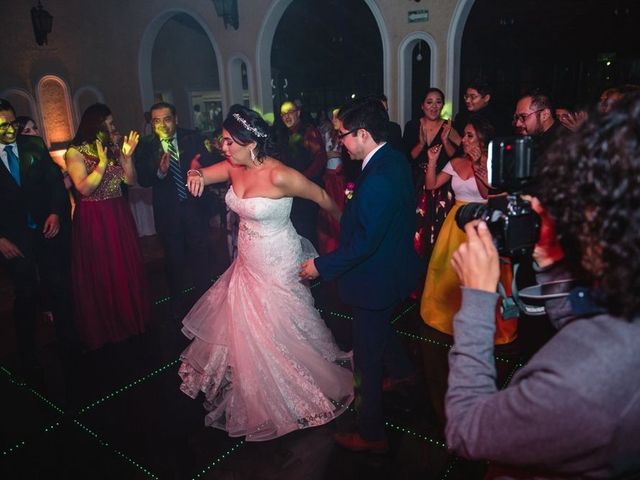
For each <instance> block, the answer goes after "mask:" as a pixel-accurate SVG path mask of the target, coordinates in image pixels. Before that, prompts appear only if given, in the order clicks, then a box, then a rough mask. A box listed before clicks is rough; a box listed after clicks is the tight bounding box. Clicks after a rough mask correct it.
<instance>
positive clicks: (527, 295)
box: [498, 263, 576, 318]
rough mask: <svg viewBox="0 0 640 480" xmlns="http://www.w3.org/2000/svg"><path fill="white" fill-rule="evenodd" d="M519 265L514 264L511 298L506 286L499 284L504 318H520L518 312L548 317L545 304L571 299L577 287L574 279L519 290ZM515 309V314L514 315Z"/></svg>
mask: <svg viewBox="0 0 640 480" xmlns="http://www.w3.org/2000/svg"><path fill="white" fill-rule="evenodd" d="M519 266H520V265H519V264H518V263H514V264H513V278H512V279H511V296H508V295H507V294H506V291H505V289H504V286H503V285H502V284H501V283H499V284H498V293H499V294H500V296H501V297H502V315H503V317H504V318H512V317H514V316H518V312H522V313H525V314H526V315H529V316H532V317H540V316H543V315H546V310H545V308H544V304H545V302H546V301H547V300H555V299H559V298H563V297H569V296H570V294H571V291H572V290H573V289H574V288H575V286H576V281H575V280H573V279H565V280H557V281H553V282H547V283H543V284H538V285H532V286H530V287H526V288H523V289H522V290H518V287H517V284H516V278H517V276H518V268H519ZM514 309H515V314H514Z"/></svg>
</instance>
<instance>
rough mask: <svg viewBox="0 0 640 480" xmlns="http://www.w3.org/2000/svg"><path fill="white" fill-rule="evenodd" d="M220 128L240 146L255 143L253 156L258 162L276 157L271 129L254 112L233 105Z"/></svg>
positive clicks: (276, 151)
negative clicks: (254, 155)
mask: <svg viewBox="0 0 640 480" xmlns="http://www.w3.org/2000/svg"><path fill="white" fill-rule="evenodd" d="M222 127H223V128H224V129H225V130H226V131H227V132H229V135H231V137H232V138H233V140H234V141H235V142H236V143H238V144H240V145H248V144H249V143H251V142H256V148H255V154H256V159H257V160H258V161H259V162H263V161H264V159H265V158H266V157H276V158H277V157H278V150H277V148H276V144H275V142H274V139H273V133H272V131H271V127H270V126H269V124H268V123H267V122H266V121H265V120H264V119H263V118H262V116H261V115H260V114H259V113H258V112H256V111H255V110H251V109H249V108H247V107H244V106H242V105H233V106H232V107H231V108H230V109H229V114H228V115H227V118H225V120H224V122H222Z"/></svg>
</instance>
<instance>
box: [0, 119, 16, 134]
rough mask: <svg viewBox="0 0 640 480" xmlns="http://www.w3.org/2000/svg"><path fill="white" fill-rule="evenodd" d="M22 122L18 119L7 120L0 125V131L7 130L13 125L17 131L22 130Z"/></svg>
mask: <svg viewBox="0 0 640 480" xmlns="http://www.w3.org/2000/svg"><path fill="white" fill-rule="evenodd" d="M20 126H21V125H20V122H18V121H17V120H16V121H15V122H5V123H3V124H2V125H0V132H3V133H4V132H6V131H7V130H8V129H9V127H13V129H14V130H15V131H18V130H20Z"/></svg>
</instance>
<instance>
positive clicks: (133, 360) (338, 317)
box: [0, 237, 519, 480]
mask: <svg viewBox="0 0 640 480" xmlns="http://www.w3.org/2000/svg"><path fill="white" fill-rule="evenodd" d="M152 238H153V237H149V238H148V239H146V240H145V241H144V242H143V248H144V250H145V258H146V265H147V268H148V270H149V273H150V277H151V278H152V279H155V280H154V283H155V284H154V285H153V290H154V292H155V294H156V295H155V296H156V298H157V301H156V304H155V312H154V313H155V317H154V318H155V323H154V326H153V328H151V329H150V330H149V331H148V332H146V333H145V334H143V335H140V336H138V337H135V338H131V339H129V340H127V341H125V342H123V343H120V344H116V345H108V346H106V347H104V348H102V349H100V350H98V351H95V352H90V353H87V354H85V355H83V356H82V357H80V358H79V359H75V360H70V361H66V360H63V359H61V357H60V356H59V355H58V353H57V351H56V344H55V342H54V341H52V333H51V331H50V329H51V328H52V327H51V326H47V325H44V324H43V325H41V332H40V343H41V345H42V348H41V361H42V363H43V365H44V369H43V371H42V375H41V376H39V377H37V378H31V379H29V380H25V379H23V378H20V377H19V376H18V375H17V374H16V373H15V372H16V371H15V362H16V359H15V353H13V352H12V350H11V346H10V345H7V342H6V340H5V341H4V343H2V344H0V347H1V348H2V350H1V351H0V355H1V356H0V365H1V369H0V391H1V392H2V395H0V423H1V424H2V434H1V435H0V451H2V454H1V455H0V478H7V479H9V478H11V479H23V478H24V479H35V478H46V477H51V478H64V479H75V478H82V479H86V478H91V479H101V478H105V479H107V478H108V479H197V478H202V479H282V480H297V479H325V478H326V479H336V480H340V479H354V478H366V479H368V480H370V479H387V478H393V479H414V478H416V479H417V478H419V479H431V478H433V479H438V478H442V479H474V478H482V476H483V472H484V469H485V465H484V463H474V462H468V461H464V460H462V459H459V458H457V457H455V456H453V455H450V454H449V453H448V452H447V450H446V447H445V444H444V441H443V436H442V433H441V427H439V426H438V422H437V420H436V415H435V414H434V412H433V410H432V408H431V407H430V403H429V400H428V399H429V395H428V393H427V387H426V385H425V384H424V382H419V383H418V384H417V385H415V386H414V385H412V386H409V387H406V388H404V389H400V390H398V391H393V392H388V393H385V412H386V414H387V430H388V435H389V439H390V443H391V451H390V452H389V453H388V454H386V455H379V456H377V455H372V454H365V453H352V452H349V451H346V450H343V449H341V448H340V447H338V446H336V445H335V444H334V443H333V440H332V434H333V433H334V432H336V431H345V430H349V429H350V428H351V426H352V424H353V422H354V418H353V412H351V411H350V412H348V413H345V414H344V415H342V416H341V417H340V418H338V419H337V420H336V421H334V422H332V423H330V424H328V425H325V426H323V427H319V428H313V429H307V430H302V431H298V432H294V433H291V434H289V435H286V436H284V437H281V438H279V439H276V440H271V441H268V442H259V443H251V442H244V441H243V440H242V439H238V438H229V437H228V436H227V435H226V433H225V432H222V431H219V430H216V429H212V428H207V427H205V426H204V423H203V417H204V413H205V412H204V409H203V408H202V406H201V403H200V402H199V401H193V400H191V399H190V398H188V397H187V396H186V395H184V394H183V393H181V392H180V390H179V389H178V386H179V383H180V382H179V377H178V375H177V369H178V355H179V354H180V352H181V351H182V350H183V349H184V348H185V346H186V345H187V343H188V341H187V339H186V338H184V337H183V335H182V334H181V333H180V326H179V325H178V324H175V323H174V322H172V321H170V320H168V319H169V318H170V315H169V308H168V301H167V297H166V286H165V285H164V284H163V282H162V280H161V278H162V262H161V253H160V254H157V248H156V247H155V246H154V244H153V242H154V240H153V239H152ZM223 268H224V264H221V265H219V270H220V271H222V269H223ZM159 279H160V280H159ZM3 281H4V280H2V279H0V284H1V283H2V282H3ZM2 290H5V291H6V288H5V286H4V285H2ZM313 293H314V297H315V298H316V306H317V307H318V308H319V309H320V311H321V313H322V316H323V318H324V319H325V321H326V322H327V324H328V325H329V327H330V328H331V329H332V330H333V331H334V334H335V336H336V339H337V340H338V343H339V344H340V345H341V346H342V347H343V348H344V347H348V345H349V343H350V339H349V331H350V330H349V318H350V315H349V312H348V311H346V310H345V307H344V306H342V305H341V304H340V303H339V302H338V301H337V298H336V294H335V289H334V288H333V286H332V285H326V284H316V285H314V286H313ZM0 307H1V308H2V310H1V311H0V314H1V315H2V317H0V318H1V320H0V333H2V335H3V336H4V335H12V332H10V329H11V328H12V327H11V325H12V324H13V321H12V319H11V317H10V308H9V305H8V303H7V305H4V303H3V304H2V305H1V306H0ZM394 326H395V328H396V330H397V332H398V334H399V335H401V336H402V338H403V341H405V343H406V345H407V349H408V351H409V353H410V354H411V357H412V359H413V360H414V362H415V364H416V367H417V368H418V369H419V370H421V369H422V365H423V362H422V351H423V346H424V345H425V344H429V346H431V347H433V348H437V349H443V350H446V349H448V348H449V345H448V344H447V343H446V342H443V341H441V340H438V339H434V338H428V337H425V336H424V334H423V331H422V330H421V328H420V326H421V321H420V318H419V312H418V308H417V306H416V304H415V303H414V302H407V303H405V304H404V305H402V307H401V308H400V309H399V311H398V316H397V317H396V319H395V321H394ZM5 339H6V336H5ZM497 365H498V367H499V371H500V376H501V377H502V378H503V379H507V378H509V377H510V375H511V374H512V373H513V372H514V371H515V369H517V368H518V367H519V360H518V358H517V357H514V356H508V355H505V356H499V357H498V358H497ZM420 378H422V376H420Z"/></svg>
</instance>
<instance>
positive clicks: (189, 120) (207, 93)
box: [139, 9, 227, 131]
mask: <svg viewBox="0 0 640 480" xmlns="http://www.w3.org/2000/svg"><path fill="white" fill-rule="evenodd" d="M219 59H220V55H219V52H218V48H217V46H216V44H215V42H214V40H213V38H212V35H211V34H210V32H209V31H208V30H207V29H206V25H205V23H204V22H203V21H202V20H201V19H199V18H198V17H197V16H196V15H195V14H193V13H192V12H188V11H186V10H183V9H173V10H170V11H166V12H163V13H161V14H159V15H158V16H157V17H156V18H155V19H154V20H153V21H152V22H151V23H150V24H149V26H148V27H147V30H146V31H145V33H144V35H143V39H142V41H141V47H140V57H139V74H140V87H141V93H142V100H143V104H144V108H145V109H148V108H149V107H150V106H151V104H153V103H155V102H157V101H160V100H163V101H167V102H170V103H173V104H174V105H175V106H176V109H177V111H178V117H179V122H180V124H181V125H183V126H185V127H191V128H199V129H200V130H203V131H212V130H214V129H215V128H218V127H219V126H220V124H221V122H222V117H223V112H224V110H225V109H226V108H227V105H226V101H225V95H224V78H223V76H221V75H220V74H219V72H220V71H221V68H220V62H219Z"/></svg>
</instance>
